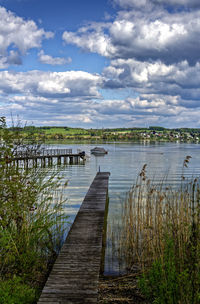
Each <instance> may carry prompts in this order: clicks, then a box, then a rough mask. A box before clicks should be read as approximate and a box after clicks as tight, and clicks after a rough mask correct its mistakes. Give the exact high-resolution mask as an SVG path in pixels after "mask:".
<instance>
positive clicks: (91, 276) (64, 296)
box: [38, 172, 110, 304]
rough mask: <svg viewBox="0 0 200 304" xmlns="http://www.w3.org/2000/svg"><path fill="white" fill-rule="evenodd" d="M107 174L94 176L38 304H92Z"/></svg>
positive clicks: (101, 233) (104, 207)
mask: <svg viewBox="0 0 200 304" xmlns="http://www.w3.org/2000/svg"><path fill="white" fill-rule="evenodd" d="M109 175H110V173H109V172H99V173H97V175H96V177H95V179H94V181H93V182H92V184H91V186H90V188H89V190H88V192H87V194H86V196H85V199H84V201H83V203H82V205H81V207H80V210H79V212H78V214H77V216H76V218H75V221H74V223H73V225H72V227H71V229H70V232H69V234H68V236H67V238H66V241H65V243H64V245H63V247H62V249H61V252H60V254H59V256H58V258H57V260H56V262H55V264H54V266H53V269H52V271H51V273H50V275H49V278H48V280H47V282H46V285H45V287H44V289H43V291H42V294H41V296H40V299H39V301H38V304H94V303H97V297H98V280H99V272H100V268H101V263H102V261H103V260H104V259H102V242H103V239H104V236H103V227H104V226H105V221H106V212H105V210H106V205H107V204H108V197H107V191H108V180H109Z"/></svg>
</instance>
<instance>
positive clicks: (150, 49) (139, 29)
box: [63, 1, 200, 64]
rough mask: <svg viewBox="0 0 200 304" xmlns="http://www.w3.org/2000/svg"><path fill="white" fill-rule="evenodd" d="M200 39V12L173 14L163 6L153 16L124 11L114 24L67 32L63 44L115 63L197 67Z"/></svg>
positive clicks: (146, 13) (151, 12)
mask: <svg viewBox="0 0 200 304" xmlns="http://www.w3.org/2000/svg"><path fill="white" fill-rule="evenodd" d="M144 2H145V1H144ZM134 3H136V2H134ZM138 3H140V2H139V1H138ZM142 3H143V2H142ZM199 35H200V10H198V9H197V10H192V11H188V10H182V11H181V12H174V13H171V12H168V11H167V10H165V9H164V8H161V7H160V6H159V7H157V8H155V9H153V10H152V11H149V12H145V11H143V10H141V11H137V10H134V9H133V10H132V9H130V10H127V11H126V10H125V11H120V12H119V13H118V15H117V17H116V19H115V20H114V21H113V22H112V23H111V22H108V23H104V24H97V23H93V24H90V25H89V26H88V27H87V26H85V27H82V28H80V29H79V30H78V31H77V32H76V33H75V32H69V31H65V32H64V33H63V40H64V41H65V42H66V43H72V44H75V45H77V46H78V47H81V48H83V49H84V50H86V51H90V52H95V53H98V54H100V55H102V56H105V57H108V58H111V59H114V58H124V59H128V58H135V59H137V60H140V61H144V60H148V61H152V60H153V61H154V60H162V61H164V62H165V63H167V64H170V63H174V62H179V61H183V60H187V61H188V62H189V63H190V64H195V62H196V61H199V59H200V40H199Z"/></svg>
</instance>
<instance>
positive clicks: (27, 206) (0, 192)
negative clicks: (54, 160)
mask: <svg viewBox="0 0 200 304" xmlns="http://www.w3.org/2000/svg"><path fill="white" fill-rule="evenodd" d="M0 138H1V142H0V155H1V158H0V294H1V296H0V303H1V304H13V303H15V304H18V303H19V304H23V303H36V301H37V298H38V295H39V292H40V290H41V288H42V286H43V284H44V282H45V280H46V277H47V275H48V272H49V270H50V268H51V265H52V263H53V262H54V260H55V257H56V255H57V253H58V251H59V249H60V246H61V243H62V238H63V234H64V228H65V226H66V219H67V216H66V214H65V213H64V210H63V204H64V200H63V199H62V196H61V194H60V192H58V191H57V190H56V189H58V187H60V181H59V177H58V176H57V173H56V172H53V171H51V172H50V171H48V170H46V171H45V172H44V170H43V172H42V171H41V170H38V169H31V170H23V169H19V168H17V167H16V166H15V165H14V164H13V163H12V162H9V157H10V156H11V155H12V151H13V149H14V148H15V147H16V146H17V144H19V145H22V143H21V141H20V137H17V134H15V135H13V134H10V132H9V131H8V130H7V128H6V125H5V120H4V119H3V118H1V120H0ZM17 140H18V142H17V143H16V141H17ZM28 148H30V146H28Z"/></svg>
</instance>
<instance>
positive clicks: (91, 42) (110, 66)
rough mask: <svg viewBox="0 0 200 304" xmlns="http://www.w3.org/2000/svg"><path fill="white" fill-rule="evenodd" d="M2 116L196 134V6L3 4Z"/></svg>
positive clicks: (199, 121) (199, 64)
mask: <svg viewBox="0 0 200 304" xmlns="http://www.w3.org/2000/svg"><path fill="white" fill-rule="evenodd" d="M0 20H1V21H0V115H1V116H6V117H7V120H8V122H9V121H10V117H11V115H12V116H13V117H16V116H18V117H19V119H20V120H21V121H23V122H25V123H27V124H34V125H40V126H41V125H57V126H72V127H76V126H81V127H85V128H95V127H98V128H101V127H136V126H148V125H160V126H164V127H200V39H199V36H200V21H199V20H200V2H199V0H140V1H138V0H101V1H94V0H93V1H92V0H84V1H80V0H73V1H71V0H68V1H66V0H65V1H64V0H57V1H47V0H0Z"/></svg>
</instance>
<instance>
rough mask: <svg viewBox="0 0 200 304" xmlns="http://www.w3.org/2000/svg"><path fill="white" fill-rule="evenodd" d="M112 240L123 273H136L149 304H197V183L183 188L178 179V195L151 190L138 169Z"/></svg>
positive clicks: (199, 229)
mask: <svg viewBox="0 0 200 304" xmlns="http://www.w3.org/2000/svg"><path fill="white" fill-rule="evenodd" d="M189 159H190V157H189V156H187V157H186V159H185V160H184V163H183V168H184V167H186V166H187V164H188V162H189ZM183 173H184V172H183ZM113 238H114V243H116V242H115V239H117V240H118V247H117V252H118V258H119V259H121V260H122V261H125V263H126V267H127V270H129V271H131V270H132V269H133V268H134V267H135V266H136V265H137V266H139V267H140V269H141V271H142V273H143V279H141V280H140V286H141V287H142V289H143V292H144V293H145V294H146V295H147V297H148V298H149V299H151V300H152V301H154V302H153V303H174V304H175V303H181V304H182V303H199V301H200V291H199V286H200V180H199V179H197V178H195V179H193V180H192V181H190V182H186V181H185V177H184V174H182V177H181V181H180V187H179V188H178V189H172V188H170V187H166V186H165V183H164V181H163V182H161V183H160V184H159V185H155V184H154V183H153V182H152V181H150V180H149V179H148V178H147V176H146V165H144V167H143V169H142V171H141V173H140V175H139V177H138V180H137V183H136V185H134V186H133V187H132V188H131V190H130V192H129V193H128V195H127V198H126V201H125V203H124V205H123V210H122V222H121V225H120V227H119V229H118V230H117V232H116V233H115V231H113Z"/></svg>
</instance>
